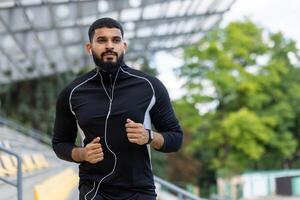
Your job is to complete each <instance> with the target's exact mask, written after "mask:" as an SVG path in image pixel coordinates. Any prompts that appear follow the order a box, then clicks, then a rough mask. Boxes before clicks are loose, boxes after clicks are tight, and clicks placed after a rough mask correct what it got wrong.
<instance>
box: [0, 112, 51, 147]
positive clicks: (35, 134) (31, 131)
mask: <svg viewBox="0 0 300 200" xmlns="http://www.w3.org/2000/svg"><path fill="white" fill-rule="evenodd" d="M0 124H3V125H6V126H8V127H10V128H13V129H14V130H17V131H19V132H20V133H23V134H25V135H27V136H30V137H32V138H34V139H36V140H38V141H40V142H42V143H44V144H47V145H51V139H50V137H48V136H47V135H45V134H42V133H40V132H39V131H37V130H34V129H30V128H26V127H24V126H22V125H20V124H19V123H17V122H15V121H12V120H10V119H7V118H4V117H2V116H0Z"/></svg>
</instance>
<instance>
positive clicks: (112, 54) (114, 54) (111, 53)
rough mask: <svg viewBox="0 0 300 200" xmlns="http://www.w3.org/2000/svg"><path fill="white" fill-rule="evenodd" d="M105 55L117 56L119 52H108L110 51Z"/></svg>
mask: <svg viewBox="0 0 300 200" xmlns="http://www.w3.org/2000/svg"><path fill="white" fill-rule="evenodd" d="M103 56H117V54H116V53H113V52H108V53H103Z"/></svg>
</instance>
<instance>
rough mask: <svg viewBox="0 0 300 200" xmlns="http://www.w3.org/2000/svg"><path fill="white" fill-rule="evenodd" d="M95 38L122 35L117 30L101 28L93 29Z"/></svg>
mask: <svg viewBox="0 0 300 200" xmlns="http://www.w3.org/2000/svg"><path fill="white" fill-rule="evenodd" d="M94 36H95V37H100V36H107V37H116V36H119V37H122V33H121V31H120V29H118V28H107V27H103V28H97V29H95V35H94Z"/></svg>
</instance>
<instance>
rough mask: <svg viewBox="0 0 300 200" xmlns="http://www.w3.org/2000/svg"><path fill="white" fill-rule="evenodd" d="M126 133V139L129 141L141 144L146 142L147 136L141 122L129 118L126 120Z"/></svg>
mask: <svg viewBox="0 0 300 200" xmlns="http://www.w3.org/2000/svg"><path fill="white" fill-rule="evenodd" d="M125 128H126V133H127V138H128V141H129V142H131V143H135V144H139V145H143V144H146V143H147V141H148V140H147V136H148V134H147V133H146V130H145V128H144V125H143V124H141V123H136V122H134V121H132V120H131V119H129V118H128V119H127V120H126V124H125Z"/></svg>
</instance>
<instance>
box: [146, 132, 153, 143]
mask: <svg viewBox="0 0 300 200" xmlns="http://www.w3.org/2000/svg"><path fill="white" fill-rule="evenodd" d="M146 130H147V131H148V134H149V137H148V142H147V143H146V144H150V143H151V142H152V140H153V137H154V134H153V131H151V130H150V129H146Z"/></svg>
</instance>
